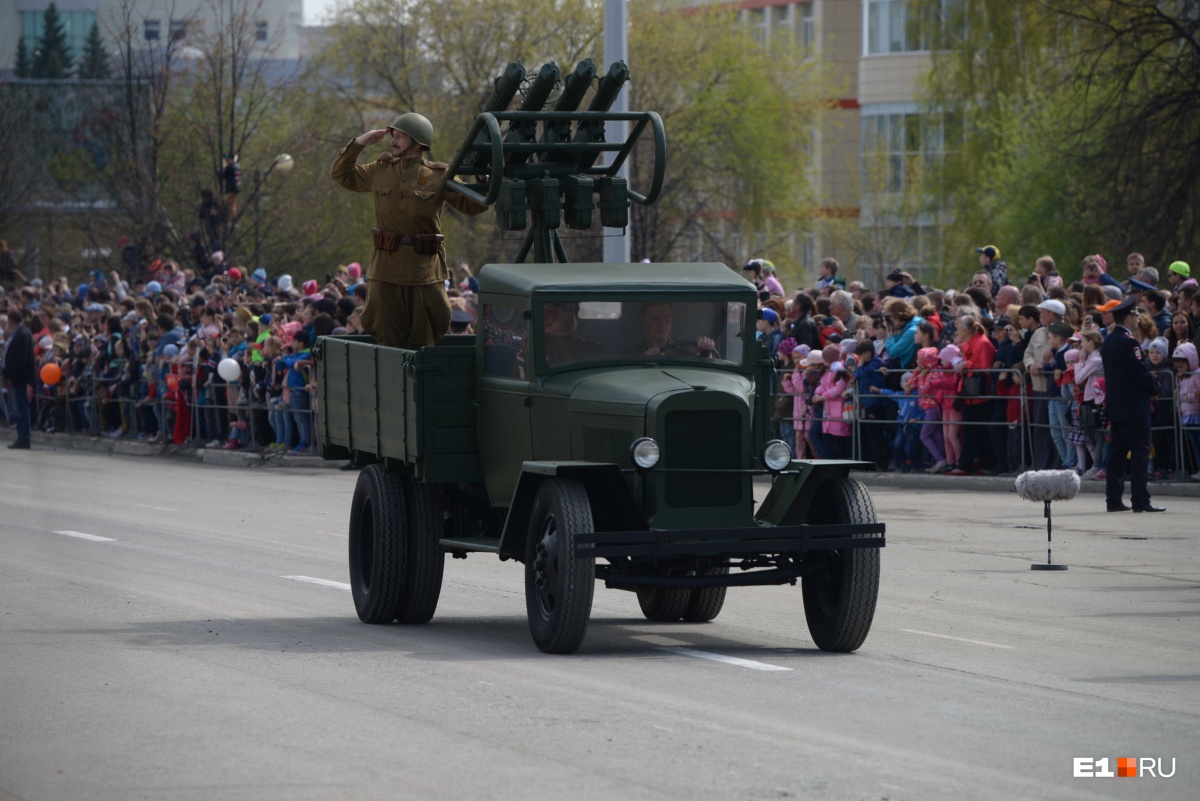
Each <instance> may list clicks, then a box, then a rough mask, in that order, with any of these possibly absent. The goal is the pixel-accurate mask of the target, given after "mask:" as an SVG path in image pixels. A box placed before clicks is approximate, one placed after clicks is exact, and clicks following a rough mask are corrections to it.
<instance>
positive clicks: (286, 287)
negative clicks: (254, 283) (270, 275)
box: [277, 273, 292, 292]
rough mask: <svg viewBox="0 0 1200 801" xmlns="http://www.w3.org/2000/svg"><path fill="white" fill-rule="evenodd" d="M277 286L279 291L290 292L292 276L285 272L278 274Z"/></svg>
mask: <svg viewBox="0 0 1200 801" xmlns="http://www.w3.org/2000/svg"><path fill="white" fill-rule="evenodd" d="M277 286H278V287H279V291H280V292H291V291H292V277H291V276H290V275H287V274H286V273H285V274H283V275H281V276H279V283H278V284H277Z"/></svg>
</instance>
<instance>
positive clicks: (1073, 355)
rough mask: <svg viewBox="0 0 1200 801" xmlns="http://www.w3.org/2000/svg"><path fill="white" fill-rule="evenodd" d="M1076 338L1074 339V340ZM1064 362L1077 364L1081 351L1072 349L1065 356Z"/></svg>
mask: <svg viewBox="0 0 1200 801" xmlns="http://www.w3.org/2000/svg"><path fill="white" fill-rule="evenodd" d="M1074 338H1075V337H1072V339H1074ZM1063 361H1064V362H1066V363H1067V364H1075V363H1076V362H1078V361H1079V351H1078V350H1077V349H1076V348H1071V349H1070V350H1068V351H1067V352H1066V353H1064V354H1063Z"/></svg>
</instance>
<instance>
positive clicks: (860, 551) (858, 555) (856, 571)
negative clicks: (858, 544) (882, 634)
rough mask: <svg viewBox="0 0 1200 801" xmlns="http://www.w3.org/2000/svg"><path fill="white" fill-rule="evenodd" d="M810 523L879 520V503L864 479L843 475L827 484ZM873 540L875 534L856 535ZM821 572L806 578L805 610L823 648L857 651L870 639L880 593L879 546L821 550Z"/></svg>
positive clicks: (818, 555)
mask: <svg viewBox="0 0 1200 801" xmlns="http://www.w3.org/2000/svg"><path fill="white" fill-rule="evenodd" d="M819 497H820V499H821V500H820V501H819V502H818V503H817V504H814V506H813V514H812V515H811V516H810V519H809V522H810V523H814V524H817V523H874V522H875V505H874V504H873V503H871V495H870V493H868V492H867V488H866V487H865V486H863V485H862V483H861V482H859V481H856V480H854V479H852V478H839V479H835V480H833V481H829V482H827V483H826V484H824V485H823V486H822V487H821V494H820V496H819ZM854 536H855V537H860V538H869V537H871V536H873V535H871V534H856V535H854ZM808 558H809V559H815V560H816V561H817V562H818V563H819V564H820V568H821V569H820V570H819V571H818V572H816V573H812V574H809V575H806V576H805V577H804V578H803V587H804V614H805V617H806V618H807V619H808V631H809V633H810V634H812V638H813V642H814V643H816V645H817V647H818V648H820V649H821V650H822V651H845V652H848V651H855V650H857V649H858V647H859V646H860V645H862V644H863V641H864V640H865V639H866V638H867V632H869V631H870V630H871V620H872V619H873V618H874V617H875V601H876V599H877V598H878V597H879V549H878V548H848V549H845V550H840V551H817V552H814V553H812V554H810V556H809V557H808Z"/></svg>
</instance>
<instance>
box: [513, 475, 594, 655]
mask: <svg viewBox="0 0 1200 801" xmlns="http://www.w3.org/2000/svg"><path fill="white" fill-rule="evenodd" d="M592 525H593V524H592V506H591V503H590V502H589V501H588V496H587V491H586V490H585V489H584V488H583V485H582V484H580V483H579V482H578V481H575V480H574V479H561V478H549V479H546V481H544V482H543V483H542V486H541V487H540V488H539V489H538V493H537V497H536V498H535V499H534V502H533V510H532V514H530V518H529V542H528V546H527V549H526V553H525V606H526V611H527V612H528V615H529V631H530V633H531V634H532V635H533V641H534V643H535V644H536V645H537V647H538V649H539V650H541V651H543V652H545V653H548V654H569V653H571V652H573V651H575V650H576V649H577V648H579V646H580V645H581V644H582V643H583V637H584V635H585V634H586V633H587V625H588V617H589V616H590V615H591V613H592V592H593V590H594V589H595V584H596V560H595V559H592V558H580V557H578V556H576V555H575V554H576V547H577V546H576V542H575V537H576V535H577V534H583V533H588V532H591V531H592V530H593V528H592Z"/></svg>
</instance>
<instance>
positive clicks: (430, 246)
mask: <svg viewBox="0 0 1200 801" xmlns="http://www.w3.org/2000/svg"><path fill="white" fill-rule="evenodd" d="M371 239H372V242H373V243H374V244H375V249H376V250H382V251H383V252H384V253H394V252H395V251H396V250H398V249H399V248H400V246H401V245H409V246H411V247H412V249H413V250H415V251H416V252H417V254H418V255H421V256H433V255H435V254H436V253H437V252H438V250H439V249H440V248H441V246H442V240H443V239H445V237H444V236H442V235H441V234H414V235H412V236H407V235H405V234H397V233H395V232H393V231H385V230H383V229H382V228H372V229H371Z"/></svg>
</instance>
